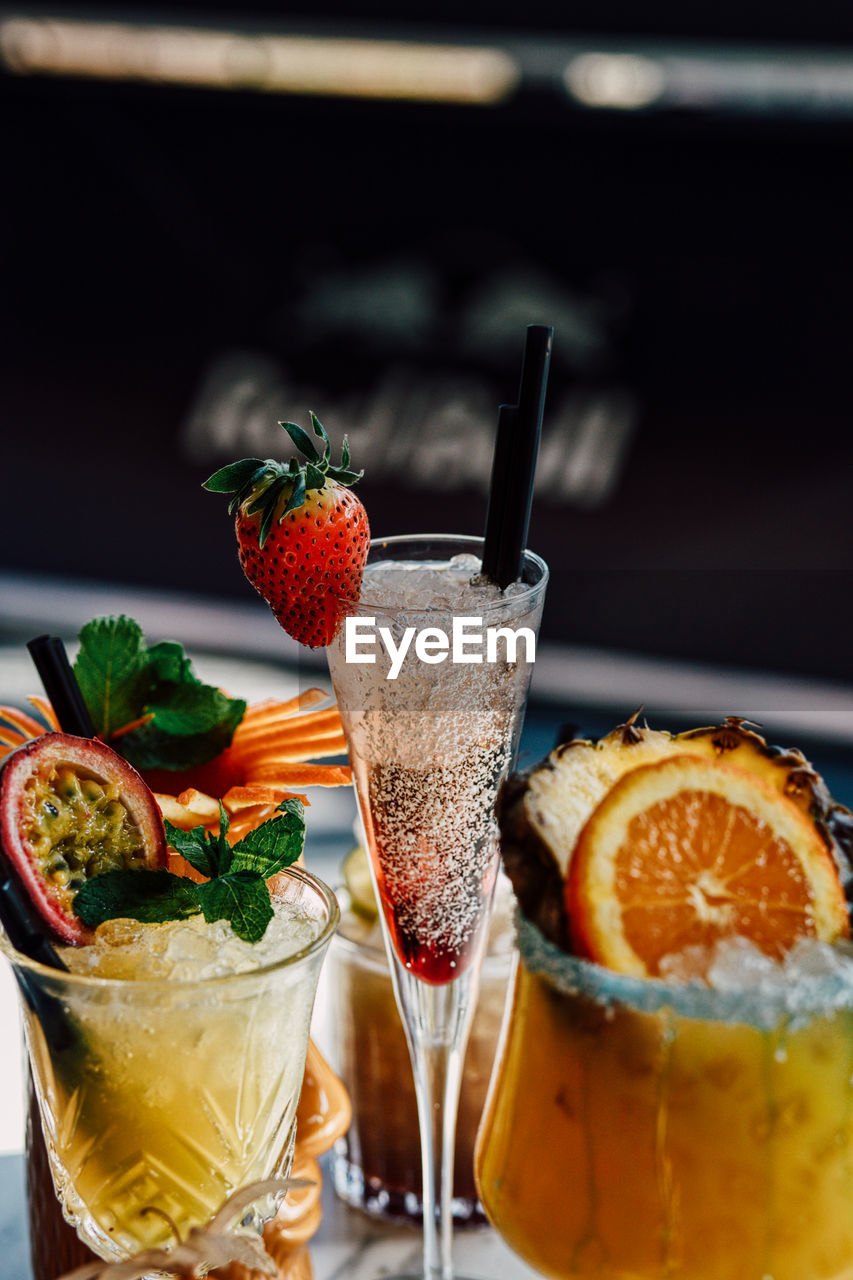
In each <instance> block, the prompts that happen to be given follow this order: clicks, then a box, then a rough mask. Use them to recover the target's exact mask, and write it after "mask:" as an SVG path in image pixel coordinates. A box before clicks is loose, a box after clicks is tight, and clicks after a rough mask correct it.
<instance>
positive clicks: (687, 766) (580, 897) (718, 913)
mask: <svg viewBox="0 0 853 1280" xmlns="http://www.w3.org/2000/svg"><path fill="white" fill-rule="evenodd" d="M566 908H567V911H568V913H569V920H570V922H571V929H572V937H573V942H574V946H575V949H576V950H577V951H578V953H579V954H581V955H586V956H588V957H589V958H590V959H592V960H595V961H597V962H598V963H599V964H603V965H606V966H607V967H609V968H611V969H615V970H617V971H618V972H620V973H626V974H634V975H636V976H639V977H648V976H655V975H657V974H659V972H660V962H661V960H662V958H663V957H664V956H666V955H669V954H672V953H677V952H681V951H683V950H684V949H685V948H686V947H693V946H711V945H712V944H713V943H714V942H716V941H717V940H718V939H720V938H726V937H735V936H741V937H745V938H748V939H749V940H750V941H751V942H752V943H754V944H755V945H756V946H757V947H759V948H760V949H761V950H762V951H763V952H765V953H766V954H767V955H770V956H773V957H774V958H776V959H780V958H781V957H782V956H784V954H785V953H786V952H787V951H788V950H790V948H791V947H792V946H793V944H794V943H795V942H796V941H797V940H798V939H800V938H803V937H815V938H819V939H821V940H823V941H827V942H831V941H834V940H835V939H836V938H838V937H846V936H848V934H849V925H848V918H847V904H846V902H845V898H844V890H843V888H842V886H841V882H840V879H839V876H838V872H837V870H836V867H835V863H834V862H833V859H832V855H831V854H830V852H829V850H828V849H827V846H826V844H825V843H824V841H823V839H822V838H821V835H820V833H819V832H818V831H817V830H816V828H815V826H814V825H813V823H812V822H811V821H810V819H809V817H808V816H807V815H806V814H805V813H803V811H802V810H801V809H799V808H798V807H797V806H796V805H795V804H794V803H793V802H792V801H790V800H789V799H788V798H787V797H786V796H783V795H780V794H779V792H778V791H776V790H774V789H773V788H772V787H771V786H769V785H768V784H767V783H766V782H764V781H763V780H762V779H761V778H758V777H756V776H755V775H754V774H750V773H746V772H744V771H743V770H741V769H737V768H734V767H733V766H731V765H724V764H720V763H719V762H717V761H713V760H702V759H700V758H698V757H695V756H687V755H683V756H672V757H670V758H669V759H667V760H663V761H660V762H659V763H656V764H649V765H641V766H639V767H638V768H636V769H633V770H632V771H631V772H629V773H626V774H625V775H624V776H623V777H622V778H621V779H620V780H619V781H618V782H617V783H616V784H615V785H614V786H613V787H612V788H611V789H610V791H609V792H608V793H607V795H606V796H605V797H604V799H603V800H602V801H601V802H600V803H599V805H598V807H597V808H596V809H595V810H594V812H593V813H592V815H591V817H590V818H589V820H588V821H587V823H586V825H585V826H584V828H583V830H582V831H581V834H580V836H579V837H578V842H577V846H576V848H575V852H574V854H573V857H572V860H571V864H570V867H569V872H568V877H567V880H566Z"/></svg>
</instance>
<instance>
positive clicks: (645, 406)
mask: <svg viewBox="0 0 853 1280" xmlns="http://www.w3.org/2000/svg"><path fill="white" fill-rule="evenodd" d="M557 14H558V16H555V15H557ZM0 112H2V123H3V130H2V136H3V148H2V166H3V173H2V190H3V198H2V200H0V337H2V341H0V432H2V436H0V439H2V453H0V474H2V503H0V530H2V536H0V702H14V703H15V704H16V705H24V701H25V696H26V694H27V692H30V691H34V688H36V687H37V684H36V681H35V677H34V673H33V671H32V669H31V666H30V663H29V660H28V658H27V655H26V651H25V650H24V648H23V641H24V640H26V639H27V638H29V637H31V636H33V635H35V634H37V633H38V632H40V631H44V630H51V631H56V632H59V633H60V634H62V635H63V636H65V637H66V639H67V640H68V641H69V642H70V643H71V644H72V645H73V640H74V637H75V636H76V634H77V631H78V630H79V628H80V626H81V625H82V623H83V622H85V621H86V620H87V619H89V618H91V617H93V616H95V615H97V614H101V613H108V612H119V611H124V612H127V613H130V614H131V615H132V616H134V617H136V618H137V619H138V620H139V621H140V622H141V623H142V624H143V626H144V628H145V631H146V633H147V635H148V636H149V638H151V639H159V638H163V637H164V636H172V637H175V638H178V639H180V640H182V641H183V642H184V644H185V645H186V646H187V648H188V649H189V650H190V652H191V653H192V654H193V656H194V657H196V658H197V660H198V661H197V666H198V669H199V671H200V674H201V675H202V676H203V677H204V678H206V679H211V680H216V681H218V682H221V683H223V684H225V685H226V686H227V687H228V688H229V689H230V690H231V691H232V692H233V693H235V694H237V695H242V696H246V697H249V698H255V697H261V696H264V695H266V694H284V693H286V692H287V691H288V690H289V688H290V687H291V686H292V683H293V681H294V680H295V679H300V678H301V677H302V674H304V675H305V677H306V678H307V679H310V680H312V681H317V680H319V679H320V678H321V676H322V662H323V658H322V655H314V656H313V657H312V655H309V654H307V653H304V652H303V653H302V654H300V653H298V651H297V649H296V646H295V645H292V644H291V643H290V642H289V641H288V640H287V639H286V638H285V637H284V635H283V633H282V632H281V631H280V630H279V628H278V626H277V624H276V623H275V621H274V619H273V618H272V615H271V614H270V613H269V612H268V610H267V609H266V607H265V606H264V605H263V604H262V603H261V601H260V600H259V598H258V597H256V596H255V594H254V593H253V592H252V590H251V588H250V587H249V586H248V585H247V583H246V582H245V580H244V578H243V575H242V572H241V570H240V567H239V564H238V560H237V554H236V546H235V543H234V540H233V537H232V533H231V528H230V521H229V518H228V516H227V514H226V511H225V503H224V502H223V501H222V499H220V498H217V497H214V496H212V495H210V494H207V493H205V492H203V490H202V488H201V482H202V480H203V479H204V478H205V477H206V476H207V475H209V474H210V473H211V472H212V471H213V470H214V469H215V468H217V467H219V466H221V465H222V464H223V463H224V462H226V461H230V460H232V459H234V458H236V457H241V456H245V455H260V456H267V455H268V454H272V455H275V454H277V453H278V452H279V451H280V449H281V447H282V444H283V442H284V439H285V438H284V434H283V433H282V432H281V431H280V429H279V428H277V426H276V422H277V421H278V420H279V419H281V418H289V419H296V420H297V421H300V422H302V423H303V424H305V423H306V422H307V413H308V410H309V408H310V409H313V410H315V411H316V412H317V414H318V415H319V416H320V418H321V419H322V420H323V421H324V423H325V424H326V426H327V427H328V429H329V431H330V434H331V435H332V438H333V440H334V441H335V445H336V451H337V447H339V445H340V441H341V438H342V436H343V434H344V433H345V432H346V433H348V434H349V436H350V440H351V443H352V447H353V454H354V457H355V458H356V460H357V465H358V466H362V465H363V466H364V467H365V468H366V473H367V474H366V476H365V479H364V481H363V483H362V484H361V486H360V493H361V496H362V498H363V500H364V502H365V504H366V505H367V507H368V510H369V513H370V519H371V524H372V527H373V530H374V532H375V533H378V534H388V533H405V532H414V531H427V530H429V531H432V530H435V531H444V532H451V531H452V532H473V533H479V532H481V530H482V528H483V524H484V518H485V507H486V489H487V484H488V477H489V469H490V459H491V449H492V440H493V433H494V428H495V424H496V421H497V407H498V405H499V404H500V403H501V402H503V401H512V400H514V398H515V394H516V389H517V380H518V373H519V368H520V359H521V351H522V345H523V339H524V328H525V326H526V325H527V324H529V323H546V324H553V325H554V326H555V330H556V337H555V343H554V355H553V361H552V368H551V380H550V386H549V396H548V403H547V409H546V418H545V424H544V434H543V441H542V450H541V457H540V467H539V474H538V490H537V496H536V503H535V508H534V514H533V522H532V527H531V536H530V542H531V545H532V546H533V548H534V549H536V550H538V551H539V552H540V553H541V554H543V555H544V556H545V558H546V559H547V560H548V561H549V562H550V565H551V567H552V574H553V577H552V585H551V590H550V595H549V600H548V604H547V608H546V616H545V620H544V626H543V643H542V646H541V649H540V653H539V659H538V661H537V664H536V675H535V680H534V689H533V697H532V701H531V706H530V710H529V713H528V720H527V727H526V731H525V738H524V742H523V759H524V761H525V762H527V761H530V760H532V759H535V758H537V757H539V756H541V755H542V754H544V752H545V751H547V750H548V749H549V748H550V746H551V745H552V744H553V742H554V741H555V739H556V738H557V737H558V736H560V735H561V734H565V733H566V732H568V730H569V727H570V726H574V727H577V728H580V729H581V730H582V731H584V732H588V733H599V732H602V731H604V730H606V729H607V728H608V727H610V726H611V725H612V724H613V723H615V722H616V721H617V720H621V719H624V718H625V716H627V715H628V714H630V713H631V711H633V710H634V708H635V707H637V706H640V705H641V704H642V705H644V706H645V708H646V714H647V715H648V718H649V721H650V722H651V723H653V724H655V725H656V726H660V727H670V728H673V729H678V728H681V727H683V726H685V725H687V724H690V723H693V724H696V723H708V722H710V721H713V720H716V719H718V718H720V717H722V716H724V715H726V714H739V715H742V716H746V717H749V718H750V719H752V720H755V721H759V722H761V723H762V724H764V726H765V730H766V732H767V734H768V736H770V737H771V739H773V740H776V741H782V742H785V743H791V742H795V743H800V744H801V745H802V746H803V747H804V748H805V749H806V751H807V752H808V754H809V755H810V757H811V758H812V759H813V760H814V762H815V763H816V764H817V766H818V767H819V768H820V769H821V770H822V771H823V772H824V773H825V775H826V777H827V779H828V781H829V783H830V786H831V787H832V789H833V790H834V792H835V794H836V795H837V796H838V798H839V799H840V800H842V801H844V802H845V803H847V804H851V803H853V656H851V638H850V637H851V630H852V629H853V593H851V586H853V582H851V577H853V574H851V565H852V564H853V504H851V500H850V487H851V486H850V477H851V464H853V432H851V422H853V393H852V392H851V378H850V363H851V361H850V354H849V353H850V346H851V334H853V324H851V321H850V308H851V297H853V237H851V225H853V165H852V164H851V151H853V15H851V11H850V7H849V5H848V4H847V3H843V2H842V0H810V3H808V4H805V3H803V2H801V3H799V4H790V5H786V6H779V5H775V6H774V5H767V4H766V3H763V2H762V3H759V0H715V3H714V4H713V5H711V4H707V3H701V2H700V0H694V2H693V3H691V4H689V5H685V4H676V3H674V0H647V3H645V4H643V5H642V6H638V5H636V4H634V3H632V4H628V3H624V2H623V0H595V3H594V4H593V3H592V2H591V0H575V2H574V3H572V4H571V5H567V4H564V5H561V6H559V7H558V6H553V5H550V4H545V3H543V2H542V0H525V3H523V4H522V3H518V0H513V3H512V4H510V3H507V2H506V0H492V3H491V4H489V5H488V6H484V5H481V4H475V3H474V2H473V0H452V2H451V0H429V3H426V0H406V4H405V5H403V4H400V3H399V0H398V2H397V3H391V2H390V0H387V2H385V3H382V2H381V0H361V2H359V3H349V2H347V0H312V2H311V3H310V4H309V3H307V0H303V2H302V4H301V6H300V5H297V4H296V3H295V2H294V3H290V4H288V3H285V2H284V0H282V2H281V3H272V2H268V3H263V2H256V0H248V3H241V4H237V3H236V2H232V3H231V4H222V3H220V4H217V3H214V2H213V0H211V2H209V3H204V4H202V3H193V0H186V2H185V3H184V4H183V6H182V7H180V8H177V7H166V6H163V7H161V8H160V9H159V10H157V9H155V8H153V7H148V6H144V7H143V6H140V8H139V9H132V8H130V7H126V6H124V5H121V4H117V3H116V4H112V5H109V6H107V5H105V6H102V7H99V6H97V5H89V4H86V5H85V6H84V5H82V4H80V5H74V4H66V3H62V2H61V0H55V2H54V3H52V4H51V5H50V7H49V9H48V8H45V9H40V8H38V7H26V6H24V7H18V6H14V5H13V6H5V7H3V8H0ZM352 816H353V807H352V800H351V797H349V796H347V797H344V796H342V795H341V794H340V793H335V795H334V796H332V797H330V798H329V799H328V800H323V801H322V802H318V803H317V805H316V807H314V808H313V809H312V814H311V823H310V824H309V837H310V840H312V841H313V842H314V848H315V852H316V854H317V856H318V857H320V858H321V859H322V857H325V858H326V859H327V860H328V866H329V867H330V868H331V870H330V871H329V875H330V877H333V876H334V874H335V872H334V868H335V867H336V866H337V864H338V862H339V859H340V857H341V856H342V854H343V853H344V852H345V851H346V849H347V847H348V844H349V841H350V840H351V822H352ZM312 856H314V854H312ZM314 865H315V869H320V870H321V873H322V869H323V868H322V862H321V865H320V866H319V867H318V865H317V863H316V862H315V864H314ZM7 988H8V990H7ZM0 996H2V1000H3V1002H4V1003H3V1007H2V1010H0V1022H3V1023H8V1021H10V1020H12V1019H13V1018H14V1016H15V1014H14V995H13V992H12V990H11V984H10V983H6V984H5V986H4V987H3V990H2V992H0ZM8 1040H9V1044H10V1046H11V1050H10V1052H11V1057H9V1056H8V1055H7V1058H8V1060H7V1062H6V1064H5V1068H4V1069H6V1070H7V1072H8V1071H13V1070H14V1069H18V1052H17V1047H16V1043H17V1042H16V1038H15V1037H9V1038H8ZM12 1059H14V1061H12ZM14 1095H15V1090H14V1089H12V1090H10V1088H9V1087H8V1086H7V1087H4V1089H3V1096H4V1098H6V1099H8V1098H9V1097H10V1096H14ZM4 1123H5V1126H6V1127H5V1129H3V1130H2V1131H0V1151H2V1150H4V1149H6V1150H8V1149H13V1150H15V1149H20V1142H21V1124H22V1120H21V1113H20V1110H19V1109H16V1108H15V1107H14V1106H12V1107H11V1108H7V1109H6V1112H5V1119H4ZM14 1168H15V1169H16V1170H17V1169H18V1166H17V1165H16V1166H14ZM0 1172H2V1167H0ZM15 1177H16V1178H17V1177H19V1173H18V1172H16V1173H15ZM16 1185H17V1184H16ZM16 1194H17V1195H18V1199H17V1200H15V1201H14V1204H18V1203H19V1200H20V1193H19V1192H16ZM6 1201H7V1197H4V1203H5V1202H6ZM9 1203H12V1202H11V1201H10V1202H9ZM3 1229H4V1228H3V1224H2V1223H0V1240H3V1239H5V1237H4V1236H3V1235H2V1230H3ZM21 1247H22V1246H21ZM4 1256H7V1254H4ZM24 1268H25V1263H24V1262H21V1264H20V1273H21V1274H23V1272H24Z"/></svg>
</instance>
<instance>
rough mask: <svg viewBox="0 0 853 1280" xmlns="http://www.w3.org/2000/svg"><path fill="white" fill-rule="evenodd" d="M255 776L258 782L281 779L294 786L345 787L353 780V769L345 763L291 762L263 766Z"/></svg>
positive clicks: (283, 782) (286, 784) (287, 784)
mask: <svg viewBox="0 0 853 1280" xmlns="http://www.w3.org/2000/svg"><path fill="white" fill-rule="evenodd" d="M254 777H255V780H256V781H258V782H267V781H269V782H273V781H280V782H281V783H282V784H283V785H285V786H292V787H345V786H348V785H349V783H350V782H352V771H351V769H350V767H349V765H343V764H289V765H287V766H283V767H279V768H276V767H275V766H270V767H261V768H259V769H257V770H256V771H255V775H254Z"/></svg>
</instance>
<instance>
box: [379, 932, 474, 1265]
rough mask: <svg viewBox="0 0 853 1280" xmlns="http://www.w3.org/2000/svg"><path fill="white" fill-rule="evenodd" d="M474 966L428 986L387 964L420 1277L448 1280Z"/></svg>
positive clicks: (396, 961) (396, 965)
mask: <svg viewBox="0 0 853 1280" xmlns="http://www.w3.org/2000/svg"><path fill="white" fill-rule="evenodd" d="M479 968H480V966H479V963H478V962H475V963H473V964H470V965H469V967H468V968H467V970H466V971H465V973H464V974H463V975H462V976H461V977H459V978H457V979H455V980H454V981H453V982H448V983H445V984H443V985H442V986H431V985H430V984H429V983H426V982H421V981H419V980H418V979H417V978H414V977H412V975H411V974H410V973H409V972H408V971H407V970H406V969H405V968H404V966H403V965H401V964H400V962H399V961H398V960H397V959H396V957H395V960H394V965H393V972H394V979H395V984H394V985H395V988H396V992H397V1001H398V1005H399V1007H400V1009H401V1011H402V1014H403V1025H404V1026H405V1029H406V1038H407V1040H408V1042H409V1053H410V1054H411V1058H412V1071H413V1074H414V1081H415V1097H416V1099H417V1105H418V1123H419V1126H420V1134H421V1168H422V1172H423V1196H422V1200H423V1219H424V1280H453V1157H454V1148H455V1143H456V1112H457V1109H458V1106H459V1090H460V1086H461V1083H462V1067H463V1064H464V1060H465V1047H466V1045H467V1042H468V1032H469V1030H470V1027H471V1019H472V1016H473V1012H474V1006H475V1004H476V1001H477V988H478V985H479Z"/></svg>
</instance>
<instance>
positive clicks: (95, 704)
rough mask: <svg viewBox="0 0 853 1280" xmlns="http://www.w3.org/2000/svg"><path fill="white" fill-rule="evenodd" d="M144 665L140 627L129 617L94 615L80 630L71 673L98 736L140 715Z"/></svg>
mask: <svg viewBox="0 0 853 1280" xmlns="http://www.w3.org/2000/svg"><path fill="white" fill-rule="evenodd" d="M147 667H148V659H147V656H146V653H145V640H144V637H143V634H142V628H141V627H140V625H139V623H138V622H134V620H133V618H126V617H124V616H121V617H118V618H94V619H93V620H92V621H91V622H87V623H86V625H85V627H84V628H83V630H82V631H81V632H80V652H79V653H78V655H77V660H76V662H75V663H74V675H75V676H76V677H77V683H78V684H79V686H80V692H81V693H82V695H83V701H84V702H85V703H86V706H87V707H88V709H89V714H90V715H91V717H92V721H93V723H94V726H95V730H96V732H97V733H98V734H99V735H100V736H101V737H102V738H108V737H109V735H110V734H111V733H112V731H113V729H118V728H120V727H121V726H122V725H125V724H129V723H130V721H131V720H136V719H138V718H139V716H140V715H142V714H143V707H144V703H145V696H146V693H147V691H148V684H149V679H148V672H147Z"/></svg>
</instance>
